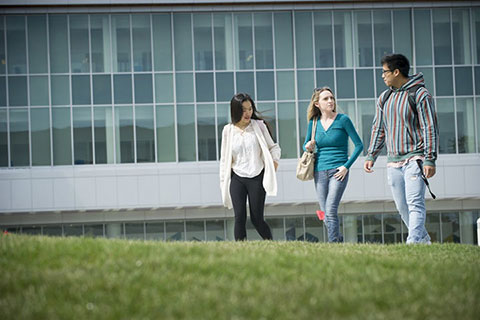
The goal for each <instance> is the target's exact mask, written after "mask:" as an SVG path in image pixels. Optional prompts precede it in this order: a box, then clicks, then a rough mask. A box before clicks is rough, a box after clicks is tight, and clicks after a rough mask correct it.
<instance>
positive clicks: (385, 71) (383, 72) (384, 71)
mask: <svg viewBox="0 0 480 320" xmlns="http://www.w3.org/2000/svg"><path fill="white" fill-rule="evenodd" d="M387 72H393V71H392V70H390V69H389V70H382V74H385V73H387Z"/></svg>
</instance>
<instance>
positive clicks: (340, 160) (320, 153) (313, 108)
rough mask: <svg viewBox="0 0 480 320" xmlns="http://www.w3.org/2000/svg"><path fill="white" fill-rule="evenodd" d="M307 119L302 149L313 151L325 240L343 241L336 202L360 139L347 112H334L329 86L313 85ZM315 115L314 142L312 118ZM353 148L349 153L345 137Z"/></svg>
mask: <svg viewBox="0 0 480 320" xmlns="http://www.w3.org/2000/svg"><path fill="white" fill-rule="evenodd" d="M307 118H308V120H309V123H308V130H307V136H306V139H305V143H304V144H303V148H304V150H308V151H314V152H315V170H314V181H315V189H316V191H317V196H318V202H319V204H320V209H321V210H322V211H324V212H325V222H326V226H327V231H328V242H342V241H343V236H342V235H341V234H340V230H339V229H340V228H339V221H338V205H339V204H340V200H341V199H342V195H343V192H344V191H345V188H346V187H347V182H348V171H349V169H350V167H351V166H352V164H353V163H354V162H355V160H357V158H358V156H359V155H360V153H361V152H362V150H363V143H362V140H361V139H360V137H359V136H358V133H357V131H356V130H355V127H354V126H353V123H352V121H351V120H350V118H349V117H348V116H347V115H346V114H340V113H337V104H336V101H335V96H334V95H333V92H332V90H331V89H330V88H328V87H323V88H320V89H315V91H314V92H313V95H312V99H311V100H310V105H309V106H308V110H307ZM314 119H317V128H316V132H315V142H313V141H310V139H311V136H312V127H313V120H314ZM349 137H350V139H352V141H353V143H354V144H355V149H354V150H353V154H352V155H351V157H350V158H349V157H348V138H349Z"/></svg>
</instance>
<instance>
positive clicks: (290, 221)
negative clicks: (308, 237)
mask: <svg viewBox="0 0 480 320" xmlns="http://www.w3.org/2000/svg"><path fill="white" fill-rule="evenodd" d="M285 240H287V241H295V240H298V241H304V240H305V234H304V230H303V217H301V218H285Z"/></svg>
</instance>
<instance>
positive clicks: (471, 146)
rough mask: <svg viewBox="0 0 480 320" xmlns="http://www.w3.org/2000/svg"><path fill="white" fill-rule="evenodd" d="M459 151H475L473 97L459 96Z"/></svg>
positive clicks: (457, 112) (457, 114) (457, 113)
mask: <svg viewBox="0 0 480 320" xmlns="http://www.w3.org/2000/svg"><path fill="white" fill-rule="evenodd" d="M456 102H457V110H456V116H457V134H458V141H457V143H458V153H474V152H475V110H474V105H473V98H457V100H456Z"/></svg>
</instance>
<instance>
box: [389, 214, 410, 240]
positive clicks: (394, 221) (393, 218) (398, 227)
mask: <svg viewBox="0 0 480 320" xmlns="http://www.w3.org/2000/svg"><path fill="white" fill-rule="evenodd" d="M405 229H406V228H405ZM383 232H384V242H385V243H401V242H402V239H403V238H402V219H401V218H400V215H399V214H392V215H390V214H385V215H384V216H383ZM407 232H408V231H407Z"/></svg>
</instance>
